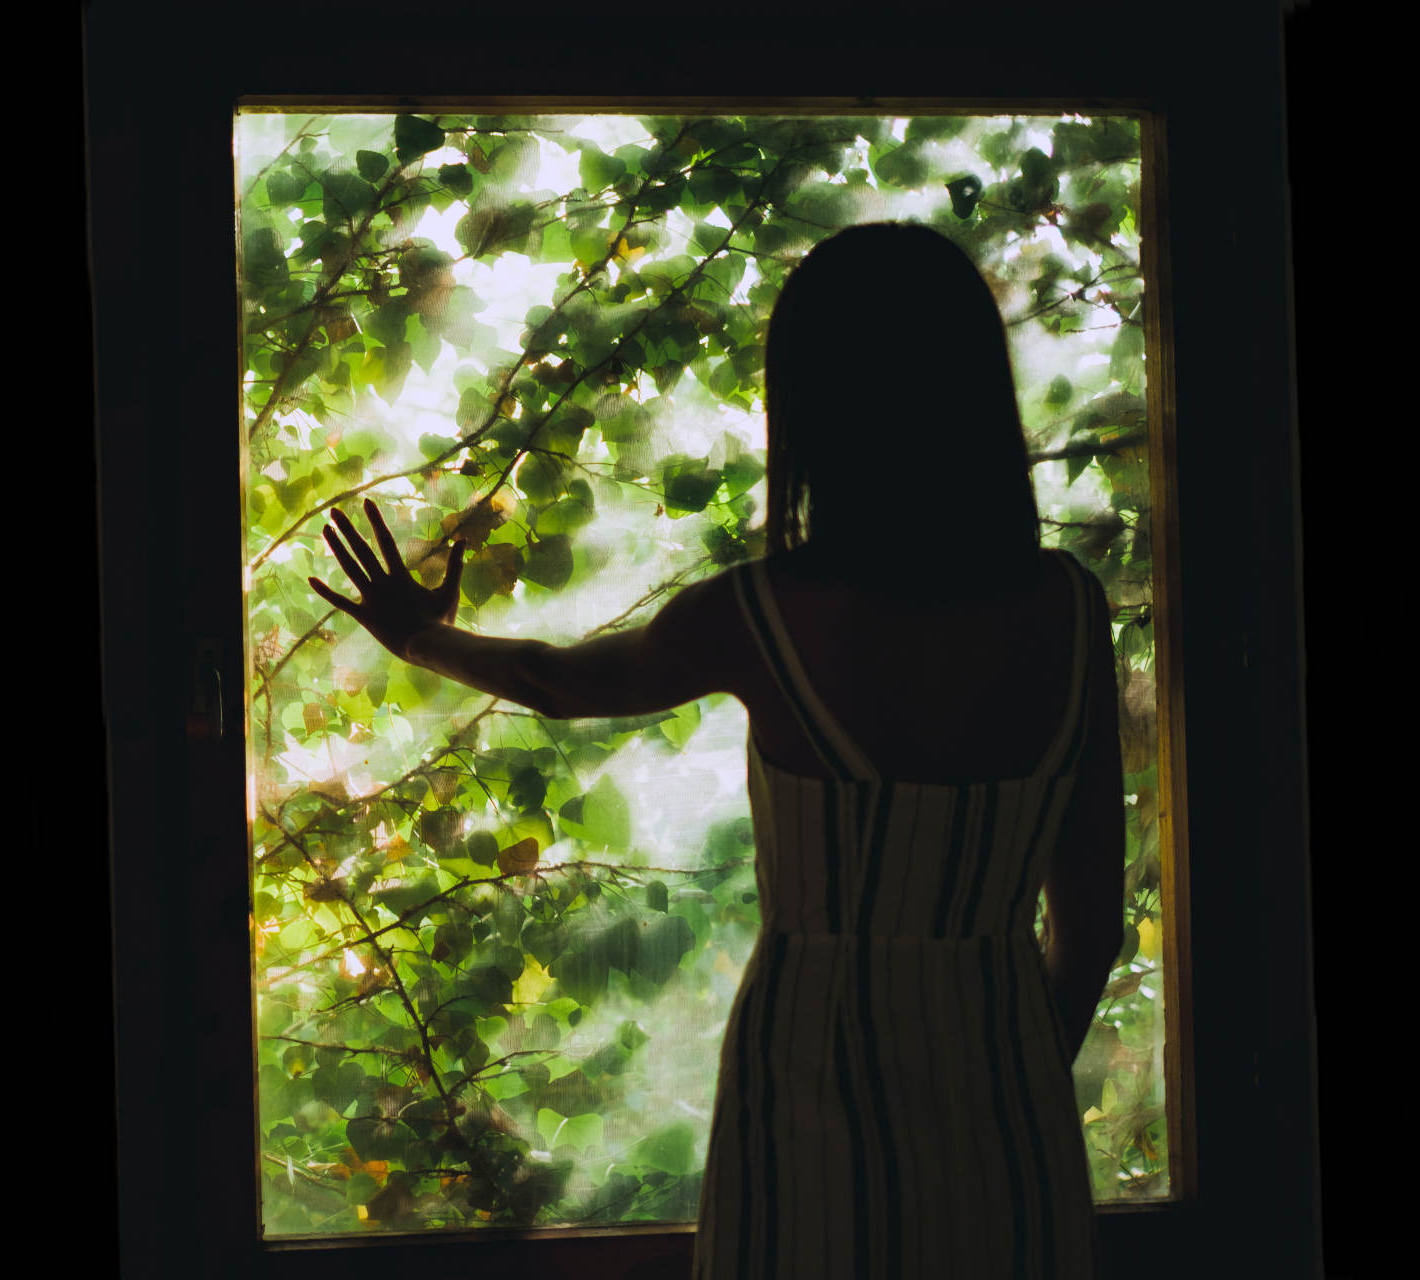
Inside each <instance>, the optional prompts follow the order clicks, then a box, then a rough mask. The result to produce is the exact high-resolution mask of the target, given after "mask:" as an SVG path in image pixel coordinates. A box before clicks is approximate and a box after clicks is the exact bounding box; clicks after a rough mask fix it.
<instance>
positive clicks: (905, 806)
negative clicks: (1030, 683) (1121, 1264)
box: [693, 554, 1099, 1280]
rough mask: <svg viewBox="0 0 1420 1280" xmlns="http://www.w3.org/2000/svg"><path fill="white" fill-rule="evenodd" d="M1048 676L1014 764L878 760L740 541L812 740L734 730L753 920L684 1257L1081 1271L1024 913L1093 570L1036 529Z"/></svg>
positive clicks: (1086, 1241) (762, 625) (1049, 1273)
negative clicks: (1045, 594) (836, 703)
mask: <svg viewBox="0 0 1420 1280" xmlns="http://www.w3.org/2000/svg"><path fill="white" fill-rule="evenodd" d="M1061 559H1062V561H1063V563H1064V567H1065V569H1066V571H1067V572H1068V574H1069V577H1070V581H1071V584H1072V596H1073V600H1072V603H1073V606H1074V617H1073V623H1074V625H1073V627H1072V628H1071V631H1072V633H1073V634H1072V635H1070V637H1069V640H1070V642H1071V643H1072V645H1073V653H1072V662H1071V664H1070V666H1071V676H1070V688H1069V690H1068V693H1067V697H1066V700H1065V711H1064V713H1063V715H1062V717H1061V722H1060V724H1059V726H1058V729H1057V732H1056V733H1055V735H1054V736H1053V737H1052V739H1051V741H1050V744H1049V745H1048V747H1047V748H1046V750H1045V752H1044V755H1043V757H1042V759H1041V762H1040V764H1039V766H1038V767H1037V769H1036V770H1035V771H1034V772H1033V773H1032V774H1031V775H1029V776H1028V777H1025V778H1002V779H993V780H982V781H979V782H971V783H962V784H954V785H945V784H944V785H935V784H927V783H916V782H913V783H906V782H901V781H898V780H894V779H886V778H883V777H881V776H880V774H879V772H878V771H877V770H876V769H875V768H874V767H873V765H872V764H871V762H869V761H868V760H867V759H866V757H865V756H864V755H863V753H862V751H861V749H860V748H859V746H858V744H857V743H856V742H854V741H853V740H852V738H851V737H850V736H849V735H848V734H847V733H846V732H845V731H844V730H843V727H842V725H841V724H840V723H839V722H838V721H837V720H836V719H835V718H834V717H833V715H832V714H831V712H830V711H829V710H828V708H827V707H825V706H824V704H823V703H822V701H821V700H820V699H819V697H818V695H817V693H816V691H815V690H814V688H813V686H812V684H811V683H810V681H809V679H808V676H807V675H806V673H805V672H804V669H803V666H802V663H801V661H800V658H799V656H798V654H797V652H796V650H795V647H794V645H793V642H792V639H791V637H790V635H789V633H788V631H787V628H786V627H785V626H784V622H783V619H782V617H781V616H780V614H779V611H778V607H777V605H776V603H775V600H774V597H773V591H772V589H771V585H770V582H769V578H768V575H767V572H766V570H765V566H764V565H763V563H762V562H753V563H751V564H748V565H745V566H741V567H739V568H737V569H735V570H732V571H731V572H732V573H733V574H734V584H735V590H736V594H737V597H738V599H739V602H740V606H741V611H742V613H743V615H744V619H745V624H746V627H747V628H748V629H749V631H750V632H751V633H752V635H753V636H754V640H755V643H756V647H757V651H758V652H759V654H760V655H761V657H762V658H763V660H764V663H765V667H766V669H767V670H768V671H769V672H770V673H771V674H772V676H773V678H774V680H775V681H776V683H777V685H778V687H779V689H780V690H781V692H782V694H783V696H784V698H785V700H786V702H787V704H788V705H789V706H790V707H791V708H792V709H793V713H794V715H795V717H796V719H797V720H798V722H799V724H800V725H801V726H802V728H803V732H804V736H805V738H806V740H807V741H808V742H810V743H811V744H812V746H813V748H814V750H815V752H816V754H817V755H818V756H819V758H820V759H821V760H822V762H823V766H824V770H823V776H817V777H803V776H799V775H796V774H793V773H789V772H787V771H785V770H782V769H780V768H778V767H777V766H775V765H773V764H772V763H771V762H769V761H766V760H765V759H763V758H762V757H761V756H760V755H759V752H758V750H757V747H756V744H755V740H754V738H753V735H752V734H751V737H750V742H749V744H748V746H749V762H750V772H749V777H750V789H751V804H752V811H753V814H754V822H755V841H756V848H757V850H758V854H757V866H756V879H757V882H758V883H759V886H760V894H761V897H760V907H761V918H762V921H763V923H762V926H761V936H760V939H759V943H758V945H757V946H756V948H755V950H754V952H753V954H752V956H751V959H750V963H749V965H748V966H747V968H746V971H745V975H744V978H743V980H742V983H741V989H740V992H739V994H738V995H737V997H736V1003H735V1007H734V1010H733V1012H732V1016H731V1019H730V1021H729V1023H728V1025H727V1027H726V1032H725V1042H724V1046H723V1049H722V1053H721V1072H722V1076H721V1082H720V1083H721V1087H720V1089H719V1090H718V1091H717V1094H716V1101H715V1111H714V1115H713V1118H712V1124H711V1142H710V1150H709V1152H708V1154H707V1162H706V1170H705V1179H704V1183H703V1187H702V1192H701V1206H700V1218H699V1232H698V1234H697V1238H696V1246H695V1264H694V1270H693V1274H694V1276H695V1280H755V1278H756V1277H763V1278H764V1280H781V1278H782V1280H798V1278H799V1277H809V1276H812V1277H814V1280H819V1277H823V1280H850V1278H851V1280H908V1278H909V1277H916V1276H922V1275H941V1276H945V1277H952V1278H955V1277H969V1278H970V1280H1094V1278H1095V1275H1096V1272H1095V1260H1096V1254H1097V1246H1096V1243H1095V1241H1096V1232H1095V1225H1094V1216H1093V1206H1092V1204H1091V1197H1090V1189H1089V1172H1088V1165H1087V1161H1086V1157H1085V1152H1084V1141H1083V1136H1082V1133H1081V1130H1080V1120H1079V1116H1078V1114H1077V1113H1076V1111H1075V1101H1074V1096H1073V1088H1072V1087H1071V1082H1070V1075H1069V1069H1068V1064H1067V1063H1066V1062H1065V1058H1064V1053H1065V1051H1064V1043H1063V1030H1062V1028H1061V1025H1060V1021H1059V1015H1058V1013H1057V1011H1056V1010H1055V1007H1054V1004H1053V997H1052V996H1051V993H1050V991H1049V988H1048V984H1047V982H1046V978H1045V972H1044V965H1043V961H1042V957H1041V954H1040V951H1039V948H1038V945H1037V943H1036V940H1035V938H1034V935H1033V933H1032V931H1031V928H1030V926H1031V922H1032V921H1033V919H1034V905H1035V900H1036V897H1037V896H1038V894H1039V892H1040V886H1041V883H1042V880H1043V877H1044V874H1045V871H1046V869H1047V868H1048V865H1049V859H1050V855H1051V853H1052V850H1053V847H1054V842H1055V840H1056V838H1057V837H1058V834H1059V829H1060V824H1061V822H1062V820H1063V817H1064V814H1065V811H1066V808H1067V806H1068V801H1069V797H1070V794H1071V791H1072V785H1073V781H1074V779H1073V769H1074V768H1075V766H1076V763H1077V761H1078V758H1079V754H1080V750H1081V747H1082V743H1083V737H1084V733H1085V732H1086V725H1085V716H1084V714H1083V708H1084V706H1085V705H1087V694H1088V687H1089V671H1088V664H1087V662H1086V654H1087V650H1088V647H1089V646H1088V644H1087V641H1088V640H1089V638H1090V637H1091V636H1093V634H1094V628H1095V627H1096V626H1097V625H1099V619H1098V617H1097V610H1096V607H1095V596H1096V592H1092V591H1089V590H1087V589H1086V582H1087V581H1088V579H1087V576H1086V574H1085V573H1084V571H1083V570H1081V569H1080V568H1079V567H1078V566H1077V565H1076V564H1075V563H1074V561H1073V560H1072V559H1071V558H1070V557H1068V556H1064V555H1063V554H1062V555H1061Z"/></svg>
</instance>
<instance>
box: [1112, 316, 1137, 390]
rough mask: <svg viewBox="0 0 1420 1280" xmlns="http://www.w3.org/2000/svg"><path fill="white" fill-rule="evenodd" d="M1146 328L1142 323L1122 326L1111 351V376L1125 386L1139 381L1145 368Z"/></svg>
mask: <svg viewBox="0 0 1420 1280" xmlns="http://www.w3.org/2000/svg"><path fill="white" fill-rule="evenodd" d="M1143 355H1144V328H1143V326H1142V325H1137V324H1126V325H1123V326H1121V328H1120V331H1119V336H1118V337H1117V338H1116V339H1115V340H1114V346H1113V347H1112V348H1111V349H1110V353H1109V376H1110V377H1111V378H1115V379H1117V380H1118V381H1119V382H1122V383H1123V384H1124V385H1125V386H1129V385H1131V384H1132V383H1135V382H1137V381H1138V378H1139V374H1140V371H1141V370H1142V369H1143V364H1144V362H1143Z"/></svg>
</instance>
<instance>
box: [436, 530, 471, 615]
mask: <svg viewBox="0 0 1420 1280" xmlns="http://www.w3.org/2000/svg"><path fill="white" fill-rule="evenodd" d="M466 550H468V543H466V542H465V541H464V540H463V539H462V538H460V539H459V540H458V541H457V542H456V543H454V545H453V546H452V547H451V548H450V550H449V563H448V566H447V567H446V568H445V569H444V581H443V582H442V583H441V584H440V586H439V596H440V600H441V602H442V603H443V606H444V608H445V609H454V608H456V607H457V606H458V599H459V582H460V581H461V580H462V578H463V553H464V552H465V551H466Z"/></svg>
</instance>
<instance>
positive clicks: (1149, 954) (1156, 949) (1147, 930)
mask: <svg viewBox="0 0 1420 1280" xmlns="http://www.w3.org/2000/svg"><path fill="white" fill-rule="evenodd" d="M1139 954H1140V955H1142V956H1144V957H1146V958H1147V959H1149V960H1152V961H1155V962H1157V961H1158V958H1159V956H1160V955H1161V954H1163V930H1162V929H1161V928H1159V926H1158V925H1157V924H1156V923H1155V922H1154V921H1152V920H1142V921H1140V923H1139Z"/></svg>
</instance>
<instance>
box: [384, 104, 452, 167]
mask: <svg viewBox="0 0 1420 1280" xmlns="http://www.w3.org/2000/svg"><path fill="white" fill-rule="evenodd" d="M394 145H395V154H396V155H397V156H398V157H399V162H400V164H408V163H409V162H410V161H411V160H416V159H418V158H419V157H420V156H422V155H425V154H427V153H428V152H430V151H433V150H434V148H435V147H442V146H443V145H444V131H443V130H442V129H441V128H439V126H438V125H436V124H435V123H434V122H433V121H432V120H425V119H422V118H421V117H419V116H411V115H398V116H396V117H395V119H394Z"/></svg>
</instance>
